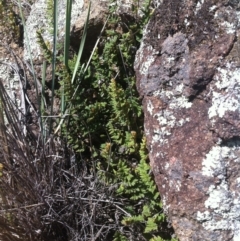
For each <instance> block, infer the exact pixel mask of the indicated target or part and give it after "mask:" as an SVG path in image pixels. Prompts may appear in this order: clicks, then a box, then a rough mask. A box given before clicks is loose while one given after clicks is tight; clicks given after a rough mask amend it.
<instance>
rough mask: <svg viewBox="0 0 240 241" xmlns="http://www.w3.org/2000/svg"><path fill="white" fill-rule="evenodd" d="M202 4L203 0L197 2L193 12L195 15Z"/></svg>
mask: <svg viewBox="0 0 240 241" xmlns="http://www.w3.org/2000/svg"><path fill="white" fill-rule="evenodd" d="M203 3H204V0H199V1H198V2H197V5H196V8H195V11H194V13H195V14H197V13H198V11H199V10H200V9H201V7H202V5H203Z"/></svg>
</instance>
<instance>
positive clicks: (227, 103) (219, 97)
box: [208, 65, 240, 119]
mask: <svg viewBox="0 0 240 241" xmlns="http://www.w3.org/2000/svg"><path fill="white" fill-rule="evenodd" d="M217 70H218V72H217V74H216V75H215V77H214V78H215V80H216V82H215V84H214V85H215V87H216V88H217V89H218V90H219V92H216V91H214V90H213V89H214V88H213V87H214V86H212V90H211V91H212V106H211V107H210V108H209V110H208V115H209V118H210V119H211V118H213V117H215V116H218V117H220V118H222V117H223V116H224V115H225V113H226V112H227V111H233V112H234V111H236V110H240V68H235V69H231V66H230V65H227V66H226V68H225V69H223V68H218V69H217Z"/></svg>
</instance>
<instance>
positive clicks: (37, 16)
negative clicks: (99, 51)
mask: <svg viewBox="0 0 240 241" xmlns="http://www.w3.org/2000/svg"><path fill="white" fill-rule="evenodd" d="M47 2H48V1H47V0H37V1H36V2H35V3H34V4H33V6H32V9H31V12H30V14H29V16H28V18H27V21H26V30H25V33H24V46H25V52H24V58H25V60H29V58H30V57H29V51H28V47H27V43H28V42H29V45H30V53H31V55H32V58H33V60H34V62H35V63H38V62H39V63H42V57H43V55H42V52H41V49H40V47H39V45H38V43H37V35H36V32H37V31H38V30H41V31H42V36H43V38H44V40H45V42H47V43H49V44H50V46H51V45H52V42H53V36H52V23H51V17H52V15H51V11H53V9H51V8H50V7H49V4H47ZM89 2H90V0H75V1H73V4H72V14H71V36H70V37H71V45H72V47H74V48H75V50H77V51H78V48H79V44H80V41H81V37H82V32H83V28H84V24H85V21H86V18H87V12H88V5H89ZM91 2H92V4H91V11H90V17H89V27H88V34H87V40H86V46H85V48H86V49H87V52H88V55H89V51H92V49H93V47H94V45H95V43H96V41H97V39H98V37H99V34H100V32H101V30H102V27H103V25H104V23H105V21H106V19H107V13H108V5H109V0H94V1H91ZM114 4H116V5H117V10H116V14H118V15H130V16H131V17H135V16H132V15H133V14H132V11H131V7H132V5H133V4H136V3H135V0H130V1H129V0H118V1H116V3H112V5H114ZM138 4H139V14H140V13H141V11H140V8H141V6H143V4H144V0H141V1H139V3H138ZM58 5H59V7H58V44H59V43H61V42H63V41H64V34H65V30H64V28H65V16H66V13H65V11H66V1H65V0H59V2H58Z"/></svg>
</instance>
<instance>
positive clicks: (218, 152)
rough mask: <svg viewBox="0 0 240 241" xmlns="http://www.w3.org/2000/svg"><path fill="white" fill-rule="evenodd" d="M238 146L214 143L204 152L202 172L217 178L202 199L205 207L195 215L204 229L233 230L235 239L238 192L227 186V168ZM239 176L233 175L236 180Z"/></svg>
mask: <svg viewBox="0 0 240 241" xmlns="http://www.w3.org/2000/svg"><path fill="white" fill-rule="evenodd" d="M239 150H240V148H239V147H227V146H223V147H221V146H214V147H213V148H212V149H211V150H210V152H209V153H208V154H207V155H206V158H205V159H204V160H203V163H202V174H203V175H204V176H207V177H213V178H217V179H218V180H219V182H218V184H212V185H210V186H209V188H208V193H207V194H208V196H209V197H208V198H207V200H206V201H205V207H206V209H208V210H206V211H205V212H199V211H198V212H197V213H196V219H197V220H198V221H200V222H202V223H203V227H204V228H205V229H206V230H232V232H233V234H234V239H233V240H235V241H237V240H239V237H240V236H239V235H240V196H239V195H238V193H236V192H235V191H232V190H231V189H230V184H229V183H228V178H227V172H228V169H229V168H230V161H231V160H233V159H236V158H237V156H236V154H235V153H236V152H237V151H239ZM239 175H240V174H239ZM239 178H240V177H238V178H236V179H235V181H236V183H238V180H239ZM231 182H233V181H231Z"/></svg>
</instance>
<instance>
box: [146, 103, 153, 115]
mask: <svg viewBox="0 0 240 241" xmlns="http://www.w3.org/2000/svg"><path fill="white" fill-rule="evenodd" d="M153 109H154V107H153V104H152V102H151V100H148V103H147V111H148V112H149V113H150V114H151V115H152V114H153Z"/></svg>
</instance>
